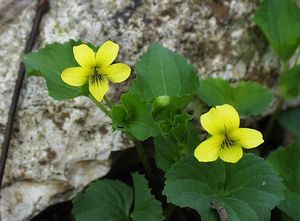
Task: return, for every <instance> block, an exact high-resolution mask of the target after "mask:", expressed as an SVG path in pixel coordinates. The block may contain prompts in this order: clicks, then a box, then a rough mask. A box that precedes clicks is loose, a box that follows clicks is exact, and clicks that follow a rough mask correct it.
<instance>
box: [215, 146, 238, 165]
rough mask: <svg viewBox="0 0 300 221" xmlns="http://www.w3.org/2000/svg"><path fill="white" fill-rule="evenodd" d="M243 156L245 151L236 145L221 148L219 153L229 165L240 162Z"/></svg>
mask: <svg viewBox="0 0 300 221" xmlns="http://www.w3.org/2000/svg"><path fill="white" fill-rule="evenodd" d="M242 156H243V150H242V147H241V146H240V145H234V146H230V147H224V148H221V149H220V151H219V157H220V158H221V159H222V160H223V161H225V162H229V163H236V162H238V161H239V160H240V159H241V158H242Z"/></svg>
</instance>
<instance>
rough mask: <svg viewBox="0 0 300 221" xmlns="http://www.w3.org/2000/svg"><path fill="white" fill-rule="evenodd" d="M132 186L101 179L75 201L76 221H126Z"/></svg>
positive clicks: (130, 202) (131, 196)
mask: <svg viewBox="0 0 300 221" xmlns="http://www.w3.org/2000/svg"><path fill="white" fill-rule="evenodd" d="M132 198H133V193H132V188H130V187H129V186H127V185H126V184H124V183H122V182H120V181H112V180H99V181H96V182H94V183H92V184H91V185H90V186H89V187H88V188H87V189H86V190H85V191H84V192H82V193H79V194H78V195H77V196H76V198H75V199H74V201H73V211H72V212H73V214H74V215H75V218H76V221H87V220H88V221H107V220H114V221H125V220H130V219H129V212H130V207H131V204H132V200H133V199H132Z"/></svg>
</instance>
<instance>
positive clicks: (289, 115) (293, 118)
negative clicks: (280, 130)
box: [278, 107, 300, 136]
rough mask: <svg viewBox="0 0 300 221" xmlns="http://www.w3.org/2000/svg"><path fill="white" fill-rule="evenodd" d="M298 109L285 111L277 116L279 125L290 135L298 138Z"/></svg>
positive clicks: (299, 110) (299, 133) (299, 123)
mask: <svg viewBox="0 0 300 221" xmlns="http://www.w3.org/2000/svg"><path fill="white" fill-rule="evenodd" d="M298 119H300V107H296V108H292V109H289V110H286V111H284V112H282V113H280V114H279V116H278V121H279V123H280V124H281V125H282V126H283V127H284V128H286V129H287V130H288V131H290V132H291V133H293V134H295V135H297V136H300V121H299V120H298Z"/></svg>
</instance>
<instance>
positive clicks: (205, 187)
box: [164, 154, 284, 221]
mask: <svg viewBox="0 0 300 221" xmlns="http://www.w3.org/2000/svg"><path fill="white" fill-rule="evenodd" d="M283 191H284V186H283V184H282V182H281V179H280V178H279V177H278V175H277V173H276V172H275V171H274V170H273V169H272V167H271V166H270V165H269V164H267V163H266V162H265V161H264V160H263V159H262V158H260V157H257V156H255V155H253V154H245V156H244V157H243V158H242V160H240V161H239V162H238V163H236V164H230V163H225V162H223V161H220V160H218V161H215V162H212V163H200V162H198V161H197V160H196V159H195V157H194V156H193V155H190V156H187V157H185V158H183V159H182V160H180V161H179V162H177V163H175V164H174V165H173V166H172V168H171V169H170V170H169V171H168V172H167V174H166V185H165V189H164V194H165V195H166V196H167V199H168V201H169V202H171V203H173V204H175V205H177V206H180V207H191V208H193V209H195V210H196V211H197V212H198V213H199V214H200V215H201V218H202V220H204V221H205V220H217V219H216V217H217V212H216V211H218V212H219V215H221V216H223V218H229V220H230V221H245V220H251V221H261V220H267V218H268V217H269V214H270V211H271V210H272V209H273V208H274V207H275V206H276V205H277V204H279V202H280V201H281V200H282V199H283ZM222 211H223V213H224V214H221V213H222ZM225 216H226V217H225Z"/></svg>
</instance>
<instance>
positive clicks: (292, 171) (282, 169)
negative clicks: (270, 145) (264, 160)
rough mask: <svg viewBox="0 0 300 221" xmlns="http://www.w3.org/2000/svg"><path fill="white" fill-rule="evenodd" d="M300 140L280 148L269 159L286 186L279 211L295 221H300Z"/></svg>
mask: <svg viewBox="0 0 300 221" xmlns="http://www.w3.org/2000/svg"><path fill="white" fill-rule="evenodd" d="M299 156H300V139H299V138H298V139H297V140H296V141H295V142H294V143H293V144H291V145H289V146H287V147H285V148H280V149H278V150H276V151H274V152H273V153H271V155H270V156H269V158H268V162H270V163H271V164H272V165H273V166H274V168H275V170H276V171H278V173H279V174H280V176H281V177H282V178H283V183H284V184H285V186H286V191H285V199H284V200H283V201H282V202H281V203H280V204H279V209H280V210H282V211H283V212H285V213H286V214H287V215H288V216H289V217H290V218H292V219H293V220H300V210H299V205H300V161H299Z"/></svg>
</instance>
